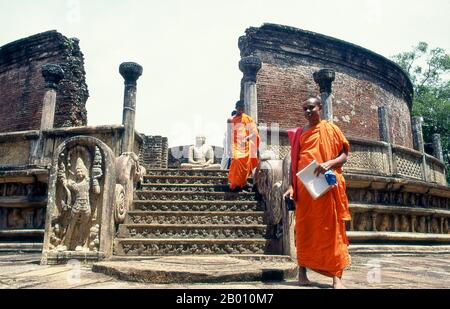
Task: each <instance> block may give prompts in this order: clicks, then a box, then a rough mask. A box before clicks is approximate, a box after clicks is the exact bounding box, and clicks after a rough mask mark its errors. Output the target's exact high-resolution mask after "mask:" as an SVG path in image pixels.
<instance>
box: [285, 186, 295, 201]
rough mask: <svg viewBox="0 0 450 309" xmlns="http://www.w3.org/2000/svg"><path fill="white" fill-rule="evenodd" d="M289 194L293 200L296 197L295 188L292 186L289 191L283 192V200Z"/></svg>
mask: <svg viewBox="0 0 450 309" xmlns="http://www.w3.org/2000/svg"><path fill="white" fill-rule="evenodd" d="M287 196H288V197H289V198H290V199H291V200H292V199H293V198H294V189H293V188H292V186H289V188H288V189H287V191H286V192H284V194H283V200H284V199H285V198H286V197H287Z"/></svg>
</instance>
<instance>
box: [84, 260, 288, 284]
mask: <svg viewBox="0 0 450 309" xmlns="http://www.w3.org/2000/svg"><path fill="white" fill-rule="evenodd" d="M123 258H126V257H123ZM92 271H94V272H99V273H104V274H106V275H110V276H114V277H117V278H119V279H121V280H127V281H137V282H146V283H158V284H167V283H177V284H183V283H213V282H253V281H282V280H286V279H293V278H295V277H296V276H297V264H296V263H295V262H294V261H292V260H291V259H290V258H289V257H285V256H273V258H272V259H271V260H266V259H255V260H253V259H241V258H239V257H238V256H211V255H209V256H189V255H184V256H164V257H152V258H151V259H145V257H138V258H135V257H133V258H132V259H125V260H117V257H115V258H114V260H112V261H106V262H99V263H95V264H94V265H93V267H92Z"/></svg>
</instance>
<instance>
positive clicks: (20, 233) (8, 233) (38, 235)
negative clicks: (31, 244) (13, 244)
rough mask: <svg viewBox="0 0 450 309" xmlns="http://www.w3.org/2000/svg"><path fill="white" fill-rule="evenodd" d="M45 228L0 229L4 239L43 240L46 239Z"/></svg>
mask: <svg viewBox="0 0 450 309" xmlns="http://www.w3.org/2000/svg"><path fill="white" fill-rule="evenodd" d="M44 232H45V230H43V229H0V240H2V241H19V240H28V241H41V240H43V239H44Z"/></svg>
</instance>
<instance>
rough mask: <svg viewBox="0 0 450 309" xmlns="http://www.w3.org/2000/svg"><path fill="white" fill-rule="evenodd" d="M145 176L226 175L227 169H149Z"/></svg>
mask: <svg viewBox="0 0 450 309" xmlns="http://www.w3.org/2000/svg"><path fill="white" fill-rule="evenodd" d="M146 176H215V177H228V170H184V169H150V170H147V175H146Z"/></svg>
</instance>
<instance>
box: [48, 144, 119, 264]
mask: <svg viewBox="0 0 450 309" xmlns="http://www.w3.org/2000/svg"><path fill="white" fill-rule="evenodd" d="M115 180H116V177H115V158H114V154H113V152H112V150H111V149H110V148H109V147H108V146H107V145H106V144H104V143H103V142H101V141H100V140H98V139H96V138H93V137H87V136H77V137H73V138H70V139H68V140H66V141H64V142H63V143H62V144H61V145H60V146H59V147H58V149H57V151H56V152H55V156H54V158H53V162H52V169H51V171H50V178H49V190H48V204H47V218H46V226H45V236H44V248H43V255H42V260H41V263H42V264H59V263H66V262H67V261H68V260H70V259H79V260H82V261H88V260H92V261H96V260H99V259H102V258H106V257H109V256H110V255H111V254H112V238H113V233H114V218H113V209H114V207H115V183H116V182H115Z"/></svg>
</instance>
